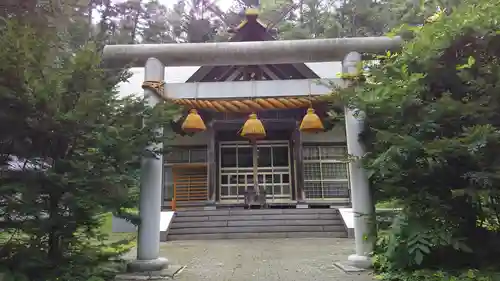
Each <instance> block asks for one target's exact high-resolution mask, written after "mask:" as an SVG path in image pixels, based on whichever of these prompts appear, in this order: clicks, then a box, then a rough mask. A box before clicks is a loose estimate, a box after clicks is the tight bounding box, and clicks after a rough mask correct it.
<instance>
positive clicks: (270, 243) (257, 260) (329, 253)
mask: <svg viewBox="0 0 500 281" xmlns="http://www.w3.org/2000/svg"><path fill="white" fill-rule="evenodd" d="M353 249H354V241H353V240H352V239H345V238H340V239H338V238H314V239H312V238H311V239H292V238H290V239H255V240H253V239H251V240H248V239H241V240H207V241H173V242H167V243H162V245H161V255H162V256H163V257H166V258H168V259H169V260H170V263H171V264H176V265H185V266H186V268H185V269H184V270H183V271H182V272H180V273H179V274H178V275H177V276H176V277H175V279H176V280H180V281H226V280H228V281H229V280H231V281H233V280H234V281H261V280H262V281H278V280H283V281H368V280H372V278H371V277H370V276H369V274H368V273H349V274H347V273H344V272H342V271H341V270H340V269H338V268H336V267H335V266H334V262H337V261H345V260H346V259H347V256H348V255H349V254H352V253H353Z"/></svg>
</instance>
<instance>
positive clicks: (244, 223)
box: [170, 219, 343, 229]
mask: <svg viewBox="0 0 500 281" xmlns="http://www.w3.org/2000/svg"><path fill="white" fill-rule="evenodd" d="M273 225H299V226H300V225H320V226H321V225H343V223H342V221H341V220H339V219H334V220H320V219H316V220H290V219H286V220H230V221H201V222H200V221H194V222H193V221H190V222H177V221H176V222H175V223H174V224H172V226H171V227H170V229H177V228H203V227H226V226H273Z"/></svg>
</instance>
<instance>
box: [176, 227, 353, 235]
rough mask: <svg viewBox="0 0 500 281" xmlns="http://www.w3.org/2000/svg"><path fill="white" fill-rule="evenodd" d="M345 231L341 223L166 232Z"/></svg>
mask: <svg viewBox="0 0 500 281" xmlns="http://www.w3.org/2000/svg"><path fill="white" fill-rule="evenodd" d="M322 231H326V232H345V228H344V226H343V225H274V226H226V227H197V228H172V229H170V230H169V232H168V234H169V236H170V235H175V234H211V233H266V232H322Z"/></svg>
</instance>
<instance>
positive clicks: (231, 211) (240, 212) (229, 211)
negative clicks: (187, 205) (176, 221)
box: [176, 209, 338, 217]
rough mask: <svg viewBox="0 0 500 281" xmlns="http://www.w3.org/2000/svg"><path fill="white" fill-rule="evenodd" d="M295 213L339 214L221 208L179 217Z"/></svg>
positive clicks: (332, 212)
mask: <svg viewBox="0 0 500 281" xmlns="http://www.w3.org/2000/svg"><path fill="white" fill-rule="evenodd" d="M279 214H284V215H293V214H297V215H299V214H338V210H337V209H250V210H245V209H221V210H204V211H179V212H177V213H176V216H178V217H203V216H249V215H279Z"/></svg>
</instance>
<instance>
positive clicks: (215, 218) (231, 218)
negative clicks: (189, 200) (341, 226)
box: [175, 213, 340, 222]
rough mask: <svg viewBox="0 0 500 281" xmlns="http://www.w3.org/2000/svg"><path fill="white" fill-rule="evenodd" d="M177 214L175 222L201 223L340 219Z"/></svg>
mask: <svg viewBox="0 0 500 281" xmlns="http://www.w3.org/2000/svg"><path fill="white" fill-rule="evenodd" d="M179 214H181V213H178V214H177V215H176V216H175V222H203V221H238V220H316V219H321V220H335V219H339V220H340V217H339V215H338V214H335V213H330V214H328V213H319V214H318V213H316V214H270V215H254V214H250V215H238V216H234V215H233V216H229V215H221V216H213V215H206V216H184V215H180V216H179Z"/></svg>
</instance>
